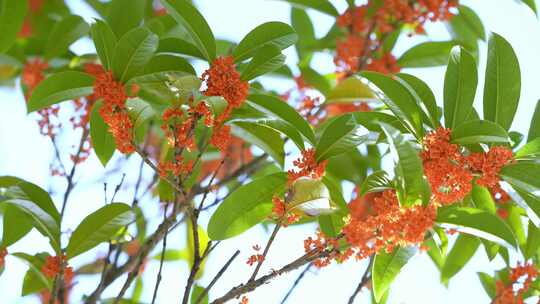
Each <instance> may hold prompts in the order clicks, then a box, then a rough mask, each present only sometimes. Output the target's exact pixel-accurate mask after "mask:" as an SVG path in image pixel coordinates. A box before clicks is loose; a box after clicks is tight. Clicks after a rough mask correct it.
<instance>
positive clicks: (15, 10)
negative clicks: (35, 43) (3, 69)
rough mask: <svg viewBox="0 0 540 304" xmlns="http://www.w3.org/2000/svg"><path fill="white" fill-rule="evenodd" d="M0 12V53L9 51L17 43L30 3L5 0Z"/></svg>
mask: <svg viewBox="0 0 540 304" xmlns="http://www.w3.org/2000/svg"><path fill="white" fill-rule="evenodd" d="M1 8H2V10H1V11H0V33H2V35H0V53H4V52H5V51H7V50H8V49H9V48H10V47H11V46H12V45H13V43H14V42H15V39H16V38H17V33H19V31H20V30H21V26H22V24H23V22H24V17H25V16H26V12H27V11H28V1H21V0H3V1H2V6H1Z"/></svg>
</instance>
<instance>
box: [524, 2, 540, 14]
mask: <svg viewBox="0 0 540 304" xmlns="http://www.w3.org/2000/svg"><path fill="white" fill-rule="evenodd" d="M535 1H536V0H521V2H523V3H524V4H525V5H527V6H528V7H529V8H530V9H531V10H532V11H533V12H534V13H535V14H538V11H537V10H536V2H535Z"/></svg>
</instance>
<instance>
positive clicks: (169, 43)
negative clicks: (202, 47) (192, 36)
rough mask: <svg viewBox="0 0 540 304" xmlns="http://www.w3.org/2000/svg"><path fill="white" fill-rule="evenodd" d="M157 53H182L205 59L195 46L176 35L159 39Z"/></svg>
mask: <svg viewBox="0 0 540 304" xmlns="http://www.w3.org/2000/svg"><path fill="white" fill-rule="evenodd" d="M157 52H158V53H174V54H184V55H188V56H191V57H195V58H199V59H202V60H206V58H205V57H204V55H203V54H202V53H201V51H199V49H197V47H196V46H195V45H194V44H193V43H191V42H189V41H186V40H184V39H181V38H178V37H167V38H163V39H161V40H159V46H158V49H157Z"/></svg>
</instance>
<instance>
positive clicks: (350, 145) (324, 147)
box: [315, 114, 373, 162]
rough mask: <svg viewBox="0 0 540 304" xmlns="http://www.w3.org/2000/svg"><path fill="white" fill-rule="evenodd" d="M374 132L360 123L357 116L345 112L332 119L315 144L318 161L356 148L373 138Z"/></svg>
mask: <svg viewBox="0 0 540 304" xmlns="http://www.w3.org/2000/svg"><path fill="white" fill-rule="evenodd" d="M372 137H373V133H371V134H370V132H369V131H368V130H367V129H366V128H365V127H364V126H362V125H360V124H358V123H357V121H356V119H355V117H354V116H353V115H350V114H345V115H343V116H340V117H339V118H337V119H335V120H334V121H332V122H331V123H330V124H329V125H328V127H326V129H325V130H324V132H323V133H322V135H321V138H320V139H319V142H318V143H317V145H316V146H315V151H316V154H315V156H316V158H317V161H319V162H320V161H323V160H325V159H329V158H331V157H333V156H336V155H339V154H342V153H345V152H348V151H350V150H351V149H356V148H357V147H358V146H359V145H361V144H362V143H365V142H366V141H368V140H370V139H372Z"/></svg>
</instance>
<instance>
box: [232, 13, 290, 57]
mask: <svg viewBox="0 0 540 304" xmlns="http://www.w3.org/2000/svg"><path fill="white" fill-rule="evenodd" d="M297 40H298V35H297V34H296V32H295V31H294V30H293V28H292V27H291V26H290V25H288V24H286V23H283V22H277V21H272V22H267V23H263V24H261V25H259V26H257V27H256V28H254V29H253V30H252V31H251V32H249V33H248V34H247V35H246V36H245V37H244V38H243V39H242V40H241V41H240V42H239V43H238V46H236V48H234V50H233V52H232V55H233V56H234V59H235V61H236V62H240V61H244V60H246V59H248V58H251V57H253V56H255V55H256V54H257V53H258V52H259V50H260V49H261V48H263V47H265V46H268V45H273V46H275V47H276V48H277V49H278V50H280V51H281V50H283V49H286V48H288V47H289V46H291V45H293V44H295V43H296V41H297Z"/></svg>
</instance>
